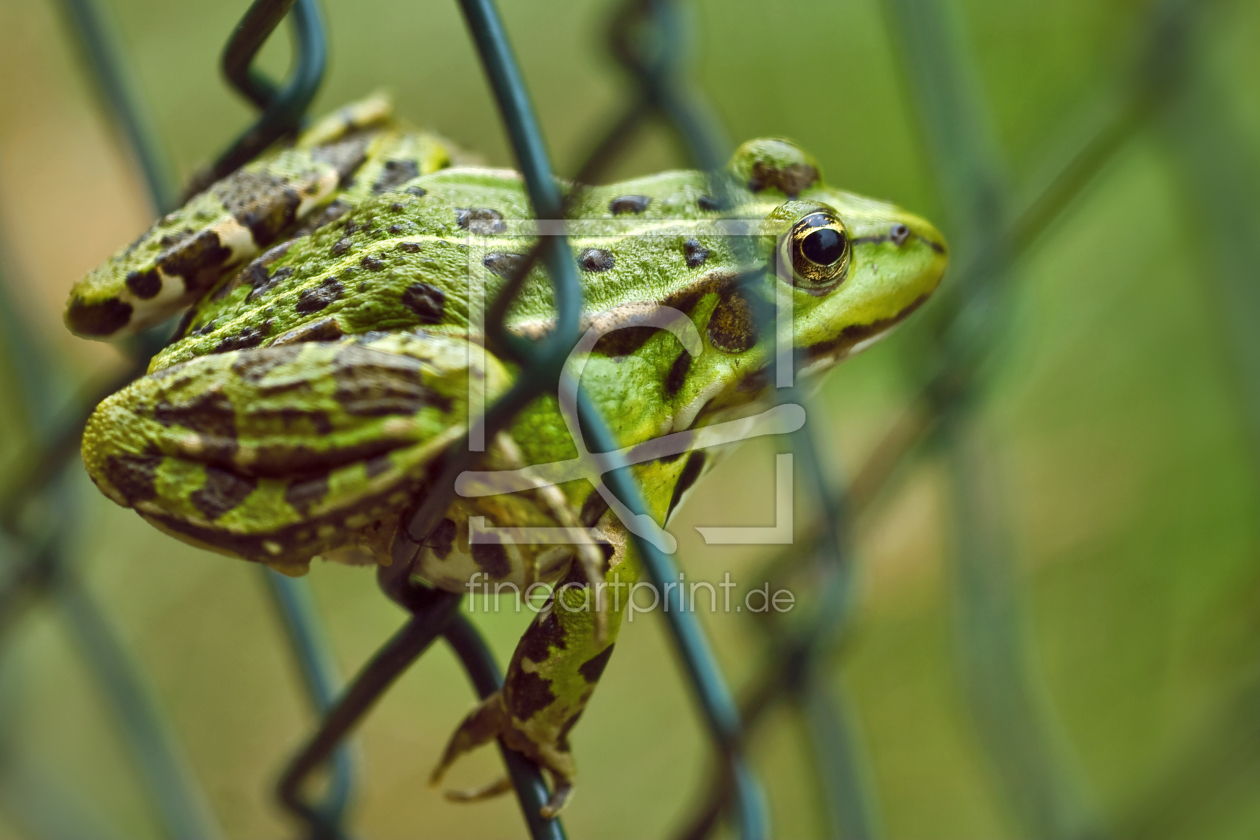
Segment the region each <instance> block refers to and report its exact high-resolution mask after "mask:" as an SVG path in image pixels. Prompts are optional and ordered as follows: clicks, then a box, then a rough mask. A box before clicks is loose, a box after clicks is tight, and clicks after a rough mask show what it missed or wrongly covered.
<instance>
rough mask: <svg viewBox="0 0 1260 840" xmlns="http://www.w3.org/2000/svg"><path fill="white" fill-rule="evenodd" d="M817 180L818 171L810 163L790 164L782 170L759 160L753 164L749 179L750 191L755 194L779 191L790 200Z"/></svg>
mask: <svg viewBox="0 0 1260 840" xmlns="http://www.w3.org/2000/svg"><path fill="white" fill-rule="evenodd" d="M817 180H818V170H817V169H815V168H814V167H812V166H810V165H809V164H808V163H790V164H788V165H787V166H784V167H782V168H780V167H776V166H774V165H773V164H770V163H767V162H766V161H763V160H759V161H757V162H756V163H754V164H753V168H752V174H751V176H750V177H749V178H748V189H749V190H751V191H752V192H755V193H756V192H761V191H762V190H765V189H777V190H779V191H781V192H782V193H783V194H784V195H786V196H787V197H788V198H796V197H797V196H798V195H800V193H801V192H802V191H803V190H807V189H809V188H810V187H812V186H813V185H814V183H815V182H816V181H817Z"/></svg>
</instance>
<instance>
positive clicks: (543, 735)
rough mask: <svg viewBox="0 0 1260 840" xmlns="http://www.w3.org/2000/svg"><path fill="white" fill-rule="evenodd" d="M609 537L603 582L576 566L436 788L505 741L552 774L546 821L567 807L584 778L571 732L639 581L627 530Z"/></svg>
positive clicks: (446, 757) (446, 761) (472, 718)
mask: <svg viewBox="0 0 1260 840" xmlns="http://www.w3.org/2000/svg"><path fill="white" fill-rule="evenodd" d="M605 534H606V535H607V536H608V538H609V542H610V544H612V545H613V546H614V553H613V556H612V558H610V560H609V565H608V567H607V569H606V570H605V571H604V573H603V575H602V580H601V581H600V582H599V585H596V586H594V587H592V586H590V585H589V584H588V580H587V573H586V571H585V569H584V568H583V567H582V564H581V563H580V562H573V563H572V564H571V565H570V568H569V573H568V575H567V577H566V578H565V579H564V580H563V581H562V582H561V583H560V584H559V586H557V588H556V591H555V593H554V595H553V596H552V598H551V600H550V602H549V603H548V604H547V606H546V607H544V608H543V610H542V611H541V612H540V613H539V614H538V616H537V617H536V618H535V619H534V621H533V623H531V624H530V626H529V628H528V629H527V630H526V631H525V635H524V636H523V637H522V638H521V641H520V642H519V643H518V644H517V646H516V651H515V653H514V654H513V655H512V662H511V664H510V665H509V666H508V674H507V679H506V680H504V683H503V688H502V689H501V690H500V691H498V692H496V693H494V694H492V695H491V696H490V697H488V698H486V699H485V700H483V701H482V702H481V704H480V705H478V707H477V708H476V709H474V710H473V711H472V712H471V713H469V715H468V716H467V717H466V718H465V719H464V720H463V722H462V723H461V724H460V726H459V728H458V729H457V730H456V731H455V734H454V735H453V736H452V737H451V740H450V742H449V744H448V745H447V748H446V751H445V752H444V754H443V756H442V760H441V761H440V762H439V763H438V766H437V768H436V769H435V770H434V771H433V775H432V776H431V779H430V781H431V784H433V785H437V784H439V783H440V782H441V781H442V778H443V777H444V775H445V774H446V771H447V770H448V769H449V768H450V766H451V765H452V764H453V763H454V762H455V760H456V759H458V758H459V757H460V756H461V755H463V754H465V753H467V752H469V751H471V750H473V749H475V748H476V747H478V746H480V745H482V744H485V743H488V742H489V741H490V740H491V739H493V738H495V737H499V738H502V739H503V742H504V743H505V744H506V745H507V746H508V747H510V748H511V749H513V750H516V751H517V752H520V753H523V754H524V755H526V756H528V757H529V758H530V759H532V760H533V761H534V762H535V763H536V764H538V765H539V766H540V767H542V768H543V769H544V770H546V771H548V773H550V774H551V776H552V779H553V780H554V783H555V789H554V792H553V793H552V796H551V798H550V800H549V801H548V803H547V805H546V806H545V807H544V808H543V809H542V814H543V816H545V817H552V816H555V815H556V814H557V813H559V811H560V809H561V808H563V807H564V804H565V802H566V801H567V800H568V798H569V796H570V794H571V793H572V790H573V783H574V778H575V776H576V774H577V767H576V764H575V762H574V760H573V754H572V751H571V749H570V745H569V733H570V731H572V729H573V726H574V725H575V724H576V723H577V721H578V718H579V717H580V716H581V715H582V711H583V710H584V709H585V708H586V703H587V701H589V700H590V698H591V695H592V694H593V693H594V690H595V684H596V683H597V682H598V681H599V678H600V676H601V675H602V674H603V672H604V667H605V666H606V665H607V663H608V659H609V657H610V656H611V655H612V651H613V643H614V642H615V640H616V635H617V630H618V628H619V626H620V623H621V614H622V610H623V609H624V607H625V604H626V600H625V597H624V594H625V592H624V590H625V587H626V585H627V584H630V583H633V582H634V579H635V569H636V568H637V564H635V563H630V562H626V561H627V560H628V555H627V553H626V549H627V546H626V540H625V534H624V532H622V531H620V529H617V530H616V531H613V530H611V529H609V530H606V531H605ZM592 590H593V591H594V594H592ZM601 600H606V601H607V602H608V603H605V604H601ZM601 606H602V607H603V608H604V610H605V615H606V617H607V621H608V626H607V630H606V632H605V633H604V634H600V633H598V632H597V623H596V615H597V611H598V610H599V609H600V607H601ZM601 635H602V638H601ZM493 788H495V786H494V785H490V786H487V787H486V788H484V789H482V790H481V791H475V792H473V793H477V794H479V793H482V792H483V791H488V790H490V789H493ZM451 798H453V799H456V800H457V801H467V800H468V799H469V798H470V796H469V795H468V794H461V793H456V794H455V795H454V796H453V797H451Z"/></svg>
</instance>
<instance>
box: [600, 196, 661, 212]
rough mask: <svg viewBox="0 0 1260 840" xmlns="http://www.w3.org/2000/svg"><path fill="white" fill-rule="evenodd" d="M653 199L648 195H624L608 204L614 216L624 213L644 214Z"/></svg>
mask: <svg viewBox="0 0 1260 840" xmlns="http://www.w3.org/2000/svg"><path fill="white" fill-rule="evenodd" d="M651 203H652V199H651V198H650V197H648V196H646V195H623V196H618V197H617V198H614V199H613V200H612V201H610V202H608V209H609V211H610V212H611V213H612V214H613V215H614V216H620V215H621V214H622V213H642V212H643V211H644V210H647V209H648V205H649V204H651Z"/></svg>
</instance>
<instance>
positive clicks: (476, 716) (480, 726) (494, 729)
mask: <svg viewBox="0 0 1260 840" xmlns="http://www.w3.org/2000/svg"><path fill="white" fill-rule="evenodd" d="M495 738H502V739H503V741H504V743H506V744H507V746H508V747H509V748H511V749H513V750H515V751H517V752H519V753H522V754H524V755H525V756H527V757H528V758H530V759H531V760H533V761H534V762H536V763H537V764H539V765H541V766H542V767H543V769H545V770H547V771H548V772H549V773H550V774H551V777H552V780H553V781H554V783H555V784H554V786H555V791H554V792H553V793H552V794H551V797H550V798H549V799H548V800H547V804H546V805H544V806H543V807H542V809H541V810H540V813H541V814H542V816H544V817H546V818H548V819H550V818H552V817H554V816H556V815H557V814H559V813H560V810H561V809H562V808H563V807H564V806H565V803H566V802H567V801H568V799H569V795H570V794H571V793H572V792H573V781H572V778H573V769H574V768H573V759H572V757H571V756H570V755H569V753H568V750H567V747H566V748H565V749H563V750H558V749H557V748H556V746H555V745H539V744H536V743H535V742H534V741H533V739H532V738H531V737H530V736H529V734H528V733H526V732H525V731H523V730H521V729H518V728H517V727H515V726H513V723H512V715H511V713H510V712H509V711H508V708H507V704H506V703H505V702H504V699H503V693H502V692H501V691H496V692H495V693H494V694H491V695H490V696H489V697H487V698H486V699H485V700H483V701H482V702H481V704H480V705H478V706H477V708H475V709H473V710H472V711H471V712H469V713H468V716H467V717H465V718H464V720H463V722H462V723H460V725H459V728H458V729H456V730H455V734H454V735H452V736H451V740H450V741H449V742H448V743H447V745H446V750H445V751H444V752H443V753H442V760H441V761H440V762H438V766H437V767H435V768H434V770H433V773H432V774H431V775H430V776H429V786H430V787H437V786H438V785H440V784H441V783H442V779H443V777H444V776H445V775H446V771H447V770H449V769H450V768H451V765H452V764H454V763H455V761H456V760H457V759H458V758H459V757H460V756H462V755H464V754H465V753H469V752H472V751H473V750H475V749H476V748H477V747H480V746H481V745H483V744H488V743H489V742H490V741H493V740H494V739H495ZM511 789H512V782H511V780H510V779H508V778H507V777H506V776H505V777H503V778H501V779H498V780H497V781H494V782H491V783H490V784H488V785H484V786H482V787H478V788H472V789H469V790H448V791H446V798H447V799H448V800H450V801H452V802H480V801H482V800H485V799H490V798H492V797H495V796H499V795H501V794H504V793H507V792H508V791H510V790H511Z"/></svg>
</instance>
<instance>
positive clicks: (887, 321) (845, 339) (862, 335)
mask: <svg viewBox="0 0 1260 840" xmlns="http://www.w3.org/2000/svg"><path fill="white" fill-rule="evenodd" d="M928 297H930V293H928V294H923V295H920V296H919V297H917V298H915V300H914V301H913V302H912V303H911V304H910V305H909V306H907V307H906V308H904V309H902V310H901V311H900V312H898V313H897V314H896V315H894V316H892V317H891V318H883V319H881V320H878V321H875V322H873V323H870V324H851V325H849V326H847V327H845V328H844V329H843V330H841V331H840V334H839V335H837V336H835V337H834V338H829V339H827V340H826V341H820V342H818V343H817V344H811V345H809V347H808V348H807V349H806V351H805V359H804V363H803V365H802V367H801V368H800V375H801V376H808V375H810V374H811V373H817V372H819V371H823V370H826V369H827V368H829V367H831V366H832V365H835V364H837V363H839V362H842V361H844V360H845V359H847V358H849V357H850V356H856V355H857V354H858V353H861V352H862V351H863V350H865V349H866V348H868V347H870V346H871V345H873V344H875V343H877V342H879V341H882V340H883V339H885V338H887V337H888V336H889V335H891V334H892V332H893V330H894V329H896V328H897V326H898V325H900V324H901V322H902V321H904V320H906V319H907V318H909V317H910V316H911V315H913V314H914V311H915V310H916V309H918V308H919V307H920V306H922V305H923V304H924V303H925V302H926V301H927V299H928Z"/></svg>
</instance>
